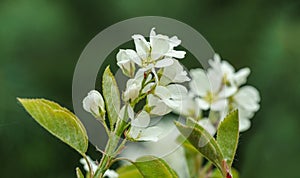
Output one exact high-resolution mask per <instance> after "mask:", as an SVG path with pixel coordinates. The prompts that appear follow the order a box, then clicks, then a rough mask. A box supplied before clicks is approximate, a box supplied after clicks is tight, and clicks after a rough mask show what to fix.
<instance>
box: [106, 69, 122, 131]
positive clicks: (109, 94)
mask: <svg viewBox="0 0 300 178" xmlns="http://www.w3.org/2000/svg"><path fill="white" fill-rule="evenodd" d="M102 90H103V96H104V99H105V103H106V111H107V114H108V119H109V123H110V128H111V129H113V126H114V124H115V123H116V121H117V119H118V116H119V113H120V106H121V101H120V92H119V88H118V85H117V82H116V80H115V77H114V75H113V74H112V73H111V71H110V69H109V66H107V67H106V69H105V71H104V73H103V79H102Z"/></svg>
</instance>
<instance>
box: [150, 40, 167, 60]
mask: <svg viewBox="0 0 300 178" xmlns="http://www.w3.org/2000/svg"><path fill="white" fill-rule="evenodd" d="M150 43H151V59H153V60H156V59H158V58H160V57H162V56H164V55H165V54H166V53H167V52H168V51H169V50H170V44H169V41H168V40H167V39H164V38H161V37H160V36H158V35H156V36H151V37H150Z"/></svg>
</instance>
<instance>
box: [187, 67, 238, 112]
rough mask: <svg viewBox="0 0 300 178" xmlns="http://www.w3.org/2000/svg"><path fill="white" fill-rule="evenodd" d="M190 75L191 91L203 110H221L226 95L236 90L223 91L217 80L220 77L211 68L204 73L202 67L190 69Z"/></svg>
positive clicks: (224, 103)
mask: <svg viewBox="0 0 300 178" xmlns="http://www.w3.org/2000/svg"><path fill="white" fill-rule="evenodd" d="M190 75H191V77H192V80H191V81H190V83H189V86H190V89H191V92H192V94H194V96H195V97H196V99H195V100H196V102H198V105H199V106H200V108H202V109H203V110H207V109H211V110H216V111H219V110H223V109H224V108H225V107H226V106H227V104H228V100H227V98H226V97H228V96H230V95H232V94H233V93H234V92H235V90H236V89H233V90H232V91H230V92H224V91H223V90H224V89H223V88H222V87H221V81H220V80H219V79H220V77H218V76H216V75H215V73H213V71H211V70H210V71H208V74H206V73H205V71H204V70H203V69H192V70H191V71H190Z"/></svg>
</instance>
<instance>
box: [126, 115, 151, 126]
mask: <svg viewBox="0 0 300 178" xmlns="http://www.w3.org/2000/svg"><path fill="white" fill-rule="evenodd" d="M149 124H150V116H149V114H148V113H147V112H146V111H141V112H140V113H139V114H138V115H137V116H136V118H135V119H133V120H132V121H131V125H132V126H134V127H147V126H148V125H149Z"/></svg>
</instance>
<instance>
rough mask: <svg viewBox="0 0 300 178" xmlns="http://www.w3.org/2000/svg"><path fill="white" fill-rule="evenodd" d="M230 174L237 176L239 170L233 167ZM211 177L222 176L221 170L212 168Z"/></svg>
mask: <svg viewBox="0 0 300 178" xmlns="http://www.w3.org/2000/svg"><path fill="white" fill-rule="evenodd" d="M231 174H232V178H239V177H240V176H239V172H238V171H237V170H236V169H234V168H231ZM211 178H223V176H222V174H221V172H220V171H219V170H218V169H214V170H213V173H212V175H211Z"/></svg>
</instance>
